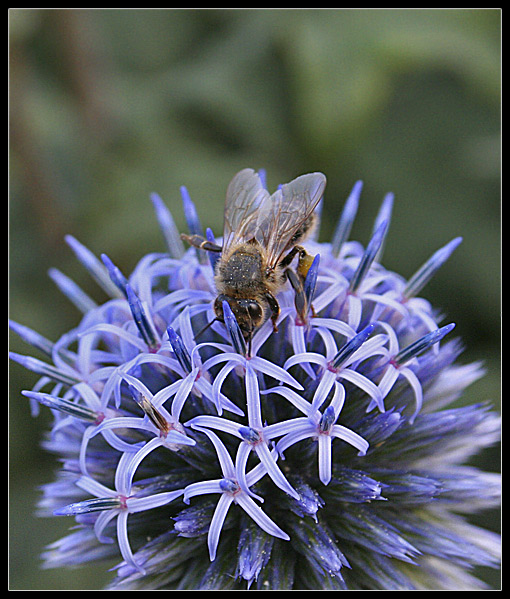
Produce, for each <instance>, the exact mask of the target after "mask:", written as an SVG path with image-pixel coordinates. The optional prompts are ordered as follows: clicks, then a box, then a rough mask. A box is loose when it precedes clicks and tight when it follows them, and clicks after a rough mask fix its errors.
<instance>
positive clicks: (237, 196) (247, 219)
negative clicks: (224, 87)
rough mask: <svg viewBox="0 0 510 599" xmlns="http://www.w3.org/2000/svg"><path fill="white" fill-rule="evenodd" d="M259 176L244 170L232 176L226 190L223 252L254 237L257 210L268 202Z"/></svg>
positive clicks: (252, 171) (250, 170)
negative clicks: (233, 244) (234, 244)
mask: <svg viewBox="0 0 510 599" xmlns="http://www.w3.org/2000/svg"><path fill="white" fill-rule="evenodd" d="M269 197H270V196H269V193H268V191H267V190H266V189H265V188H264V186H263V184H262V181H261V180H260V176H259V175H258V173H256V172H255V171H254V170H253V169H251V168H245V169H243V170H242V171H240V172H239V173H237V175H235V176H234V178H233V179H232V181H231V182H230V184H229V186H228V188H227V198H226V201H225V215H224V227H223V251H225V249H226V248H227V247H229V246H230V245H232V243H236V242H239V241H249V240H250V239H253V238H254V237H255V233H256V229H257V216H258V210H259V208H260V206H261V205H262V204H264V203H265V202H266V201H267V200H269Z"/></svg>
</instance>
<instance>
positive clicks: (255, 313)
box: [247, 302, 262, 320]
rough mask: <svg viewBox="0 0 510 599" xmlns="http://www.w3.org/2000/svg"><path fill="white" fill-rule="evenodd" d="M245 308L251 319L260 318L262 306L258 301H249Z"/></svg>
mask: <svg viewBox="0 0 510 599" xmlns="http://www.w3.org/2000/svg"><path fill="white" fill-rule="evenodd" d="M247 309H248V313H249V315H250V317H251V319H252V320H260V319H261V318H262V307H261V305H260V304H259V303H258V302H250V303H249V304H248V306H247Z"/></svg>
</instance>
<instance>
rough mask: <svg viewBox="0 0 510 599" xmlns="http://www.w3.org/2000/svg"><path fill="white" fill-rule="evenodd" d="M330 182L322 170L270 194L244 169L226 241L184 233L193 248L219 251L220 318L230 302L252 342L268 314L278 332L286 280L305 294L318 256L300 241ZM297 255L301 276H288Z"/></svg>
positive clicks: (229, 207)
mask: <svg viewBox="0 0 510 599" xmlns="http://www.w3.org/2000/svg"><path fill="white" fill-rule="evenodd" d="M325 186H326V177H325V176H324V175H323V174H322V173H310V174H307V175H302V176H301V177H298V178H297V179H294V180H293V181H291V182H290V183H287V184H285V185H282V186H281V187H280V188H279V189H278V190H277V191H276V192H275V193H273V194H272V195H270V194H269V192H268V191H267V190H266V189H265V187H264V186H263V184H262V181H261V179H260V176H259V175H258V173H256V172H255V171H254V170H252V169H249V168H247V169H244V170H242V171H240V172H239V173H237V175H235V176H234V178H233V179H232V181H231V182H230V184H229V186H228V189H227V196H226V201H225V211H224V229H223V243H222V245H221V246H220V245H217V244H215V243H213V242H211V241H208V240H206V239H204V238H203V237H201V236H200V235H184V234H182V235H181V238H182V239H184V240H186V241H187V242H188V243H189V244H190V245H192V246H194V247H197V248H201V249H203V250H207V251H211V252H220V258H219V259H218V260H217V262H216V266H215V277H214V281H215V284H216V289H217V291H218V296H217V297H216V299H215V301H214V305H213V307H214V313H215V315H216V318H215V320H219V321H221V322H223V321H224V318H223V302H224V301H227V302H228V304H229V306H230V308H231V310H232V312H233V314H234V316H235V317H236V320H237V323H238V325H239V328H240V329H241V332H242V334H243V337H244V339H245V341H247V342H248V343H249V344H250V343H251V338H252V336H253V333H254V331H255V330H256V329H257V328H258V327H260V326H261V325H262V324H263V323H264V322H266V320H268V319H269V318H271V320H272V323H273V329H274V331H275V332H276V331H277V330H278V329H277V326H276V321H277V319H278V315H279V314H280V306H279V304H278V300H277V299H276V295H277V293H278V291H279V290H280V289H281V288H282V286H283V285H284V284H285V282H286V280H287V279H288V280H289V281H290V283H291V284H292V286H293V288H294V290H295V292H296V293H302V288H301V287H300V281H301V282H302V281H303V280H304V277H305V276H306V273H307V272H308V269H309V268H310V265H311V263H312V259H313V258H312V256H310V255H309V254H308V253H307V252H306V250H305V249H304V248H303V247H302V246H301V245H299V244H300V243H301V242H303V241H304V240H305V239H306V238H308V237H309V236H310V235H311V233H312V232H313V230H314V228H315V226H316V224H317V215H316V214H315V213H314V210H315V208H316V206H317V204H318V203H319V201H320V199H321V198H322V195H323V193H324V189H325ZM296 255H297V256H298V264H297V268H296V273H297V275H298V276H296V273H294V272H292V276H289V271H290V265H291V263H292V261H293V259H294V258H295V257H296ZM213 322H214V321H213Z"/></svg>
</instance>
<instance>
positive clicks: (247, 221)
mask: <svg viewBox="0 0 510 599" xmlns="http://www.w3.org/2000/svg"><path fill="white" fill-rule="evenodd" d="M325 187H326V177H325V176H324V175H323V174H322V173H310V174H308V175H302V176H301V177H298V178H297V179H294V180H293V181H291V182H290V183H287V184H285V185H282V186H281V187H280V188H279V189H278V190H277V191H275V193H273V194H272V195H270V194H269V192H268V191H267V190H266V189H265V187H264V185H263V184H262V181H261V179H260V176H259V175H258V173H256V172H255V171H254V170H252V169H250V168H246V169H244V170H242V171H240V172H239V173H237V175H235V177H234V178H233V179H232V181H231V182H230V184H229V186H228V189H227V198H226V202H225V220H224V230H223V251H225V250H226V249H228V248H229V247H231V246H232V245H236V244H238V243H243V242H247V241H252V240H255V241H257V242H258V243H260V244H261V245H262V246H263V247H264V248H265V250H266V254H267V256H266V257H267V263H268V265H271V266H276V264H278V262H279V261H280V259H281V257H282V255H283V253H284V252H286V251H288V250H290V249H291V247H292V245H293V244H292V239H293V238H294V236H295V235H296V233H298V231H299V229H300V228H301V226H302V225H303V223H305V222H306V221H307V220H308V218H310V216H311V215H312V213H313V211H314V210H315V207H316V206H317V204H318V203H319V201H320V199H321V197H322V195H323V193H324V188H325Z"/></svg>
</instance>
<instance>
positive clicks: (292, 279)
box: [285, 268, 308, 322]
mask: <svg viewBox="0 0 510 599" xmlns="http://www.w3.org/2000/svg"><path fill="white" fill-rule="evenodd" d="M285 274H286V275H287V279H288V280H289V283H290V284H291V285H292V289H294V294H295V295H294V305H295V306H296V312H297V313H298V316H299V318H300V320H301V321H302V322H305V321H306V314H307V312H308V301H307V298H306V294H305V290H304V288H303V282H302V280H301V278H300V277H299V276H298V275H297V274H296V273H295V272H294V271H293V270H292V269H291V268H287V270H286V271H285Z"/></svg>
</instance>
